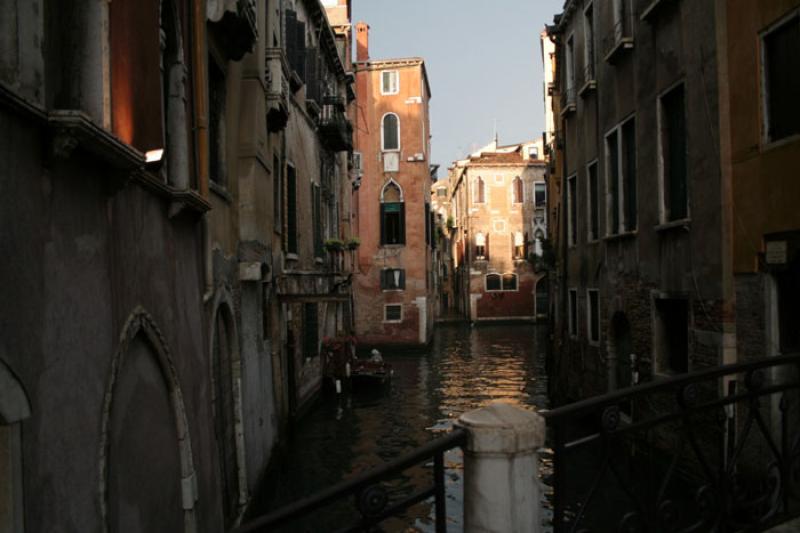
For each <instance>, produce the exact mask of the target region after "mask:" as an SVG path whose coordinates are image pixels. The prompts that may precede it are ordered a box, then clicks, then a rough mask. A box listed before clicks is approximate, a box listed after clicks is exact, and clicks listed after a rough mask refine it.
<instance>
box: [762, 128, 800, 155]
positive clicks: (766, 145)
mask: <svg viewBox="0 0 800 533" xmlns="http://www.w3.org/2000/svg"><path fill="white" fill-rule="evenodd" d="M798 141H800V133H796V134H794V135H789V136H788V137H783V138H781V139H778V140H775V141H771V140H770V141H764V142H763V143H762V144H761V152H762V153H764V152H769V151H771V150H777V149H778V148H781V147H783V146H786V145H787V144H792V143H795V142H798Z"/></svg>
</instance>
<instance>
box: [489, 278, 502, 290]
mask: <svg viewBox="0 0 800 533" xmlns="http://www.w3.org/2000/svg"><path fill="white" fill-rule="evenodd" d="M486 290H487V291H500V290H502V278H501V277H500V274H486Z"/></svg>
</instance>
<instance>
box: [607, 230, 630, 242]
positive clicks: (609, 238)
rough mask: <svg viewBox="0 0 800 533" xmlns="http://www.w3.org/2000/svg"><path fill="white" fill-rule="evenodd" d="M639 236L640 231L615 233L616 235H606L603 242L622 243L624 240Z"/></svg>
mask: <svg viewBox="0 0 800 533" xmlns="http://www.w3.org/2000/svg"><path fill="white" fill-rule="evenodd" d="M638 234H639V232H638V230H633V231H624V232H622V233H615V234H614V235H606V236H605V237H603V240H604V241H607V242H611V241H621V240H624V239H629V238H634V237H636V236H637V235H638Z"/></svg>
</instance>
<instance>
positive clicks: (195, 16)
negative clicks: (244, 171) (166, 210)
mask: <svg viewBox="0 0 800 533" xmlns="http://www.w3.org/2000/svg"><path fill="white" fill-rule="evenodd" d="M192 8H193V12H192V31H191V33H190V45H189V46H190V47H191V51H192V52H191V53H192V86H193V89H194V91H193V99H192V102H193V104H194V113H193V115H194V160H195V172H196V173H197V174H196V175H197V190H198V191H199V192H200V195H201V196H202V197H203V198H204V199H206V200H208V157H209V154H208V106H207V94H206V92H207V89H206V79H207V77H206V56H207V55H208V54H207V52H206V13H205V9H204V8H205V0H194V2H193V3H192ZM209 219H210V214H209V213H205V214H204V215H203V221H202V226H201V227H202V239H203V244H202V249H203V280H204V285H205V287H204V291H203V302H206V303H207V302H209V301H210V300H211V297H212V295H213V291H214V274H213V264H212V258H211V231H210V230H211V228H210V225H211V222H210V220H209Z"/></svg>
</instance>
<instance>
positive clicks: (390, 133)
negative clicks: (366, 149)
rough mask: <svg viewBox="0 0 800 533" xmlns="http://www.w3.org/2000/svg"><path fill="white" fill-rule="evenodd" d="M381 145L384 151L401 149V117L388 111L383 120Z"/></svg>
mask: <svg viewBox="0 0 800 533" xmlns="http://www.w3.org/2000/svg"><path fill="white" fill-rule="evenodd" d="M381 146H382V147H383V151H384V152H390V151H395V152H396V151H398V150H400V119H399V118H398V116H397V115H395V114H394V113H387V114H385V115H384V116H383V120H382V121H381Z"/></svg>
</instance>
